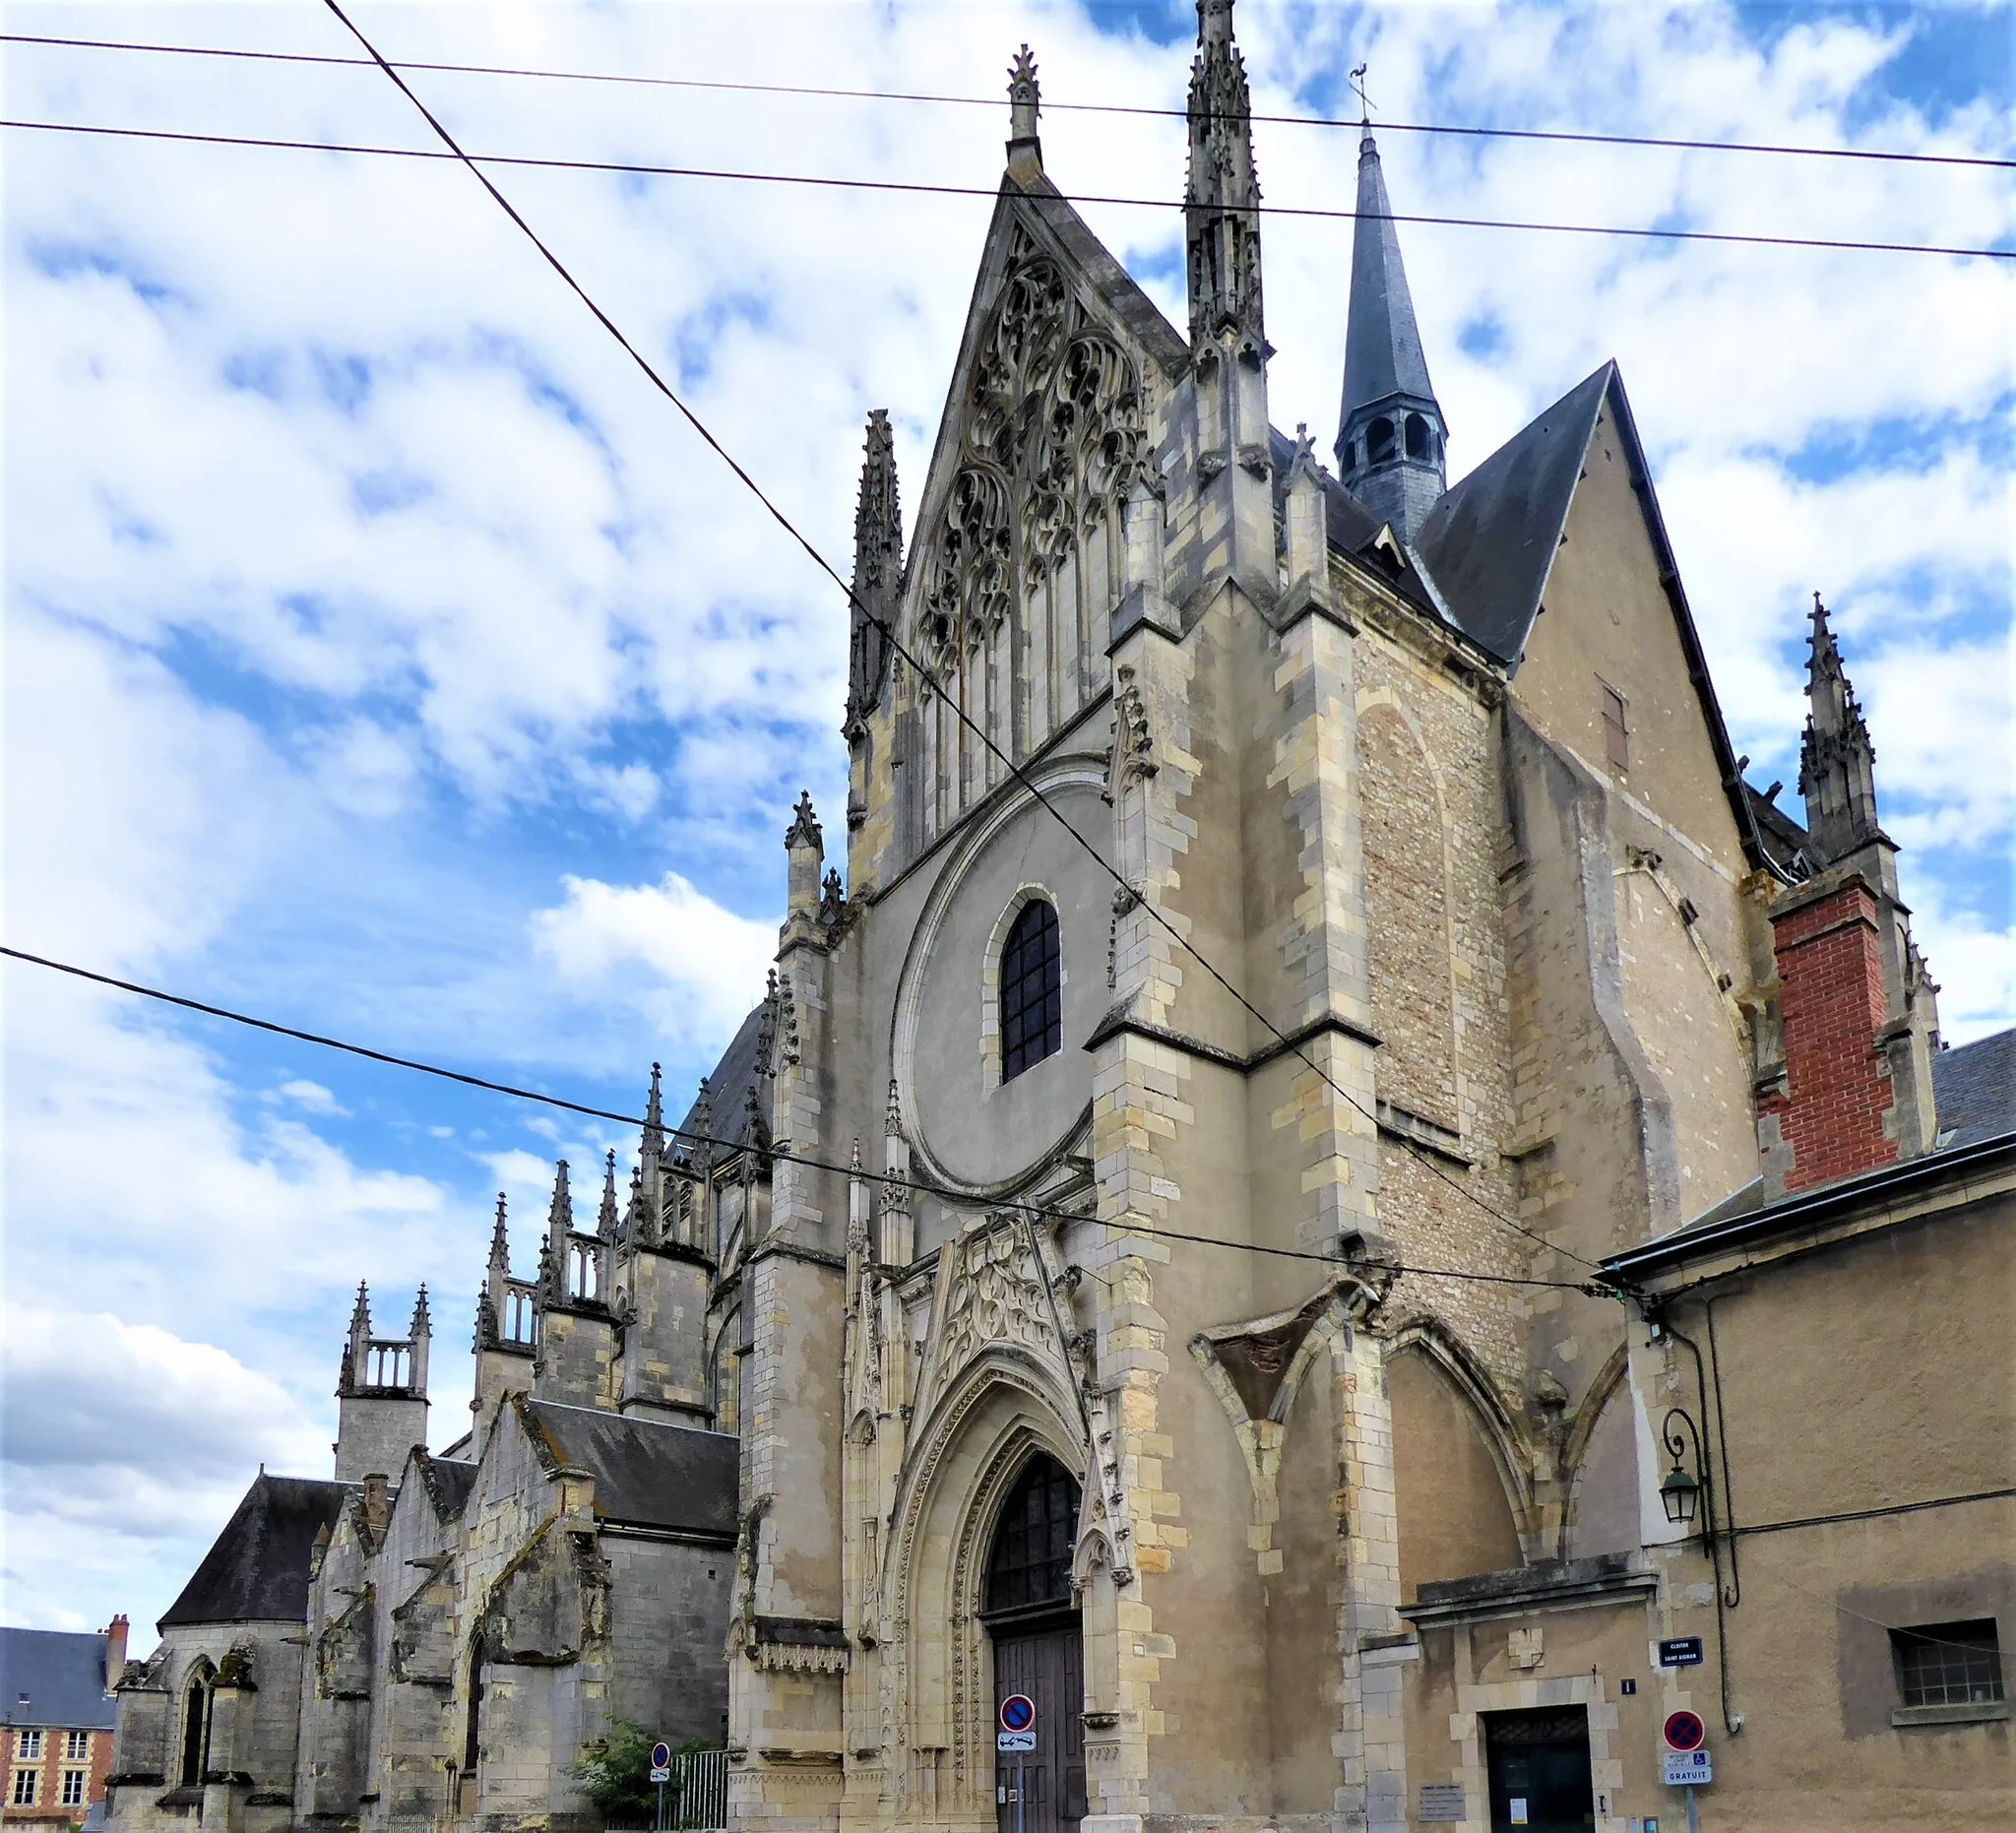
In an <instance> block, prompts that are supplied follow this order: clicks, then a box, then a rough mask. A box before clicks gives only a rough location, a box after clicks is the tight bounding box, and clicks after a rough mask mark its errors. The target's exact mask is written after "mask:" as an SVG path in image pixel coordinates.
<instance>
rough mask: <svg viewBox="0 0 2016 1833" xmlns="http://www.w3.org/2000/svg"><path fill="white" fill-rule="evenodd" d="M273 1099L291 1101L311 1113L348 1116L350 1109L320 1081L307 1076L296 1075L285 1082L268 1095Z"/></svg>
mask: <svg viewBox="0 0 2016 1833" xmlns="http://www.w3.org/2000/svg"><path fill="white" fill-rule="evenodd" d="M268 1099H269V1100H273V1101H289V1102H292V1103H293V1104H294V1106H297V1107H301V1108H305V1109H306V1110H307V1111H308V1112H309V1113H321V1114H333V1115H337V1116H340V1117H343V1118H347V1117H348V1115H349V1111H350V1110H349V1109H348V1108H347V1107H346V1106H344V1105H343V1104H342V1103H341V1102H340V1101H338V1100H337V1099H336V1097H335V1096H334V1095H332V1094H331V1093H330V1092H329V1090H327V1089H326V1088H324V1087H323V1086H322V1084H321V1083H319V1082H310V1081H308V1080H307V1079H306V1078H305V1077H298V1076H297V1077H295V1078H294V1079H293V1080H292V1081H290V1082H283V1083H282V1084H281V1085H280V1087H279V1088H277V1089H275V1090H273V1091H272V1093H271V1095H270V1096H269V1097H268Z"/></svg>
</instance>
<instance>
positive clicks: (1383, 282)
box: [1336, 120, 1447, 540]
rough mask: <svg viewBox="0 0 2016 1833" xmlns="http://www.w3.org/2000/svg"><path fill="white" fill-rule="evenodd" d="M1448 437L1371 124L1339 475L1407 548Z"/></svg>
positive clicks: (1362, 161) (1354, 268) (1435, 482)
mask: <svg viewBox="0 0 2016 1833" xmlns="http://www.w3.org/2000/svg"><path fill="white" fill-rule="evenodd" d="M1445 433H1446V424H1445V422H1444V420H1443V418H1442V410H1441V407H1440V405H1439V404H1438V403H1437V402H1436V400H1435V390H1434V385H1433V384H1432V383H1431V382H1430V381H1429V380H1428V360H1427V357H1426V356H1425V355H1424V354H1423V353H1422V350H1421V334H1420V328H1419V327H1418V325H1417V324H1416V323H1415V316H1414V295H1413V293H1412V292H1410V291H1409V290H1408V284H1407V269H1406V267H1405V266H1404V265H1403V263H1402V261H1401V259H1400V235H1399V231H1398V229H1397V227H1396V225H1395V223H1394V221H1393V204H1392V201H1391V200H1390V199H1389V198H1388V197H1387V195H1386V174H1385V172H1384V171H1383V170H1382V169H1381V167H1380V164H1379V148H1378V144H1377V142H1375V141H1374V140H1373V138H1372V129H1371V123H1370V121H1369V120H1367V122H1366V124H1365V127H1364V132H1363V135H1362V137H1361V138H1360V140H1359V141H1358V200H1357V224H1356V228H1355V234H1354V237H1353V241H1352V251H1351V310H1350V316H1349V318H1348V320H1347V322H1346V327H1345V334H1344V405H1343V410H1342V411H1341V413H1340V415H1339V423H1338V428H1337V447H1336V451H1337V470H1338V474H1339V475H1340V476H1341V477H1342V478H1343V479H1344V482H1345V485H1346V487H1347V488H1348V489H1350V490H1351V492H1352V493H1353V495H1355V497H1356V498H1357V499H1358V501H1359V502H1361V503H1363V504H1364V506H1365V507H1366V508H1367V509H1368V510H1370V511H1371V512H1372V514H1373V515H1375V516H1378V517H1379V518H1380V519H1381V520H1382V521H1386V522H1390V523H1391V524H1392V525H1393V527H1394V528H1395V530H1396V531H1397V532H1398V533H1399V535H1400V537H1401V538H1402V539H1403V540H1412V539H1413V538H1414V537H1415V536H1416V535H1417V534H1418V533H1419V531H1420V526H1421V524H1422V523H1423V522H1424V521H1426V520H1427V514H1428V511H1429V510H1430V509H1431V508H1433V507H1434V504H1435V499H1436V498H1437V497H1439V496H1440V495H1441V494H1442V492H1443V490H1444V489H1445V488H1446V487H1447V474H1446V472H1445V471H1444V469H1443V467H1444V462H1445V461H1444V454H1443V442H1444V435H1445Z"/></svg>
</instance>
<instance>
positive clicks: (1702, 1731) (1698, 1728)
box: [1666, 1712, 1708, 1750]
mask: <svg viewBox="0 0 2016 1833" xmlns="http://www.w3.org/2000/svg"><path fill="white" fill-rule="evenodd" d="M1707 1736H1708V1727H1707V1726H1705V1725H1703V1724H1702V1723H1701V1715H1700V1713H1698V1712H1669V1713H1668V1714H1667V1718H1666V1747H1667V1748H1668V1749H1669V1750H1698V1749H1700V1748H1701V1743H1702V1740H1703V1739H1704V1738H1706V1737H1707Z"/></svg>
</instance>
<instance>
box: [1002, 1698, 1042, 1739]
mask: <svg viewBox="0 0 2016 1833" xmlns="http://www.w3.org/2000/svg"><path fill="white" fill-rule="evenodd" d="M1035 1725H1036V1701H1035V1700H1033V1699H1032V1698H1030V1696H1029V1695H1028V1694H1027V1693H1010V1694H1009V1695H1008V1697H1007V1698H1006V1699H1004V1700H1002V1702H1001V1729H1002V1730H1003V1731H1004V1732H1026V1731H1029V1730H1031V1729H1033V1728H1034V1726H1035Z"/></svg>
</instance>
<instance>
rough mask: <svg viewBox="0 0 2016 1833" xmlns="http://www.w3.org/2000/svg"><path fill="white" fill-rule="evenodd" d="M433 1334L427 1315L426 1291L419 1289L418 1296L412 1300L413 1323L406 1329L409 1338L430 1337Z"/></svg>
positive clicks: (423, 1288)
mask: <svg viewBox="0 0 2016 1833" xmlns="http://www.w3.org/2000/svg"><path fill="white" fill-rule="evenodd" d="M433 1334H434V1326H433V1320H432V1319H431V1318H429V1317H428V1315H427V1289H426V1287H424V1286H422V1287H421V1288H420V1296H418V1297H417V1298H416V1299H414V1300H413V1321H412V1323H411V1324H410V1325H409V1326H408V1328H407V1335H408V1336H409V1337H414V1338H418V1337H430V1336H432V1335H433Z"/></svg>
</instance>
